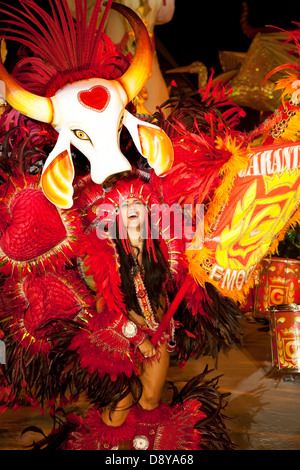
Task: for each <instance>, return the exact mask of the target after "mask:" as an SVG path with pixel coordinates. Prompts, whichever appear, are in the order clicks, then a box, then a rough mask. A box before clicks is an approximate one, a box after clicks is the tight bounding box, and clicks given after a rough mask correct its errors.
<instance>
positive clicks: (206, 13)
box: [155, 0, 300, 72]
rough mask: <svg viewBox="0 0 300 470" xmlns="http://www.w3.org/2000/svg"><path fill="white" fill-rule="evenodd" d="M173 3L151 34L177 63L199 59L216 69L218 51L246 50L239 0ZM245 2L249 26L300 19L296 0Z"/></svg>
mask: <svg viewBox="0 0 300 470" xmlns="http://www.w3.org/2000/svg"><path fill="white" fill-rule="evenodd" d="M175 5H176V8H175V13H174V16H173V19H172V21H171V22H169V23H166V24H164V25H160V26H156V27H155V34H156V36H157V38H158V40H159V41H161V42H162V43H163V44H164V46H165V47H166V48H167V49H168V51H169V52H170V54H171V55H172V57H173V58H174V59H175V61H176V62H177V63H178V65H188V64H190V63H191V62H193V61H196V60H199V61H202V62H204V63H205V65H206V66H208V67H213V68H214V69H215V71H216V72H219V71H220V69H219V67H220V66H219V60H218V51H220V50H229V51H241V52H246V51H247V49H248V47H249V45H250V43H251V39H249V38H248V37H247V36H245V34H244V33H243V32H242V29H241V26H240V18H241V13H242V1H241V0H231V1H229V0H227V1H226V0H224V1H223V2H216V1H213V0H205V1H202V0H190V1H188V0H176V1H175ZM247 5H248V10H249V16H248V22H249V24H250V25H251V26H252V27H255V28H257V27H258V28H260V27H264V26H266V25H271V26H277V27H280V28H284V29H294V28H295V27H296V25H295V24H293V23H292V22H299V23H300V2H299V1H298V0H293V1H291V0H279V1H265V2H264V1H259V0H248V1H247Z"/></svg>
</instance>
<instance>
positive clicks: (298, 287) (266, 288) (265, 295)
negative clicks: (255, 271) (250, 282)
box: [253, 258, 300, 320]
mask: <svg viewBox="0 0 300 470" xmlns="http://www.w3.org/2000/svg"><path fill="white" fill-rule="evenodd" d="M292 303H296V304H300V261H299V260H294V259H288V258H265V259H263V260H262V262H261V272H260V276H259V282H258V284H257V286H256V287H255V299H254V309H253V317H254V318H258V319H265V320H269V307H270V306H273V305H284V304H292Z"/></svg>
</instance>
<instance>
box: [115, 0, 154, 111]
mask: <svg viewBox="0 0 300 470" xmlns="http://www.w3.org/2000/svg"><path fill="white" fill-rule="evenodd" d="M111 8H113V9H114V10H116V11H118V12H119V13H121V15H123V16H124V17H125V18H126V19H127V20H128V22H129V24H130V26H131V27H132V29H133V31H134V34H135V37H136V50H135V55H134V57H133V60H132V62H131V64H130V66H129V67H128V69H127V70H126V72H124V74H123V75H122V76H121V77H120V78H118V79H117V81H118V82H120V83H121V85H122V86H123V88H124V89H125V91H126V93H127V97H128V102H129V101H131V100H132V99H133V98H135V97H136V96H137V95H138V94H139V92H140V91H141V89H142V88H143V86H144V84H145V83H146V81H147V80H148V79H149V78H150V76H151V69H152V58H153V53H152V47H151V42H150V39H149V34H148V31H147V28H146V26H145V25H144V23H143V21H142V20H141V19H140V17H139V16H138V15H137V14H136V13H135V12H133V11H132V10H131V9H130V8H128V7H126V6H125V5H121V4H119V3H118V4H117V3H113V4H112V6H111Z"/></svg>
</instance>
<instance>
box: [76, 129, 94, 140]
mask: <svg viewBox="0 0 300 470" xmlns="http://www.w3.org/2000/svg"><path fill="white" fill-rule="evenodd" d="M73 132H74V134H75V135H76V137H78V139H81V140H90V138H89V136H88V135H87V134H86V133H85V132H84V131H82V130H81V129H73Z"/></svg>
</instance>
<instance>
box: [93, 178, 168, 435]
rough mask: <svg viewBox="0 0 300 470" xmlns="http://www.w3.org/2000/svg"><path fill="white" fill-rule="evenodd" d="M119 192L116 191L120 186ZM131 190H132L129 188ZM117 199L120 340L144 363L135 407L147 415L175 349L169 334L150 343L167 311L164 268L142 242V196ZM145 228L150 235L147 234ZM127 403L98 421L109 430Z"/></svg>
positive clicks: (154, 248)
mask: <svg viewBox="0 0 300 470" xmlns="http://www.w3.org/2000/svg"><path fill="white" fill-rule="evenodd" d="M128 184H130V182H128V183H127V185H128ZM120 186H121V191H122V187H123V188H124V186H125V184H124V183H123V184H121V185H120ZM131 186H132V188H131V189H133V184H132V183H131ZM134 186H135V188H136V187H137V186H138V184H137V183H135V185H134ZM128 189H129V188H128ZM119 191H120V189H119ZM120 194H122V196H120V204H119V207H116V206H114V208H115V210H116V211H117V210H119V216H117V217H116V224H117V230H116V233H117V238H116V240H115V243H116V247H117V252H118V255H119V259H120V274H121V281H122V282H121V285H122V292H123V294H124V299H125V304H126V308H127V312H128V313H127V315H128V321H127V323H126V324H125V327H124V335H125V336H126V337H129V338H130V337H133V338H135V340H134V343H133V344H134V346H135V348H138V349H139V351H140V352H141V354H142V355H143V356H144V358H145V359H146V361H143V364H142V365H141V366H140V376H139V378H140V381H141V383H142V394H141V397H140V399H139V405H140V406H141V407H142V408H143V409H146V410H151V409H154V408H156V407H157V406H158V403H159V400H160V397H161V391H162V388H163V386H164V383H165V380H166V375H167V370H168V365H169V354H170V352H171V350H174V347H175V343H174V340H173V339H172V336H171V332H168V333H167V334H165V335H164V338H163V341H162V343H161V344H159V346H158V348H157V349H156V348H155V347H154V345H153V343H152V342H151V335H152V334H153V332H154V331H155V330H156V329H157V326H158V324H159V323H158V322H159V320H160V319H161V317H162V316H163V315H164V313H165V312H166V308H167V305H168V296H167V291H166V284H167V282H168V280H169V274H168V266H167V263H166V261H165V260H164V258H163V256H162V253H161V250H160V248H159V245H158V243H155V240H148V237H151V226H150V218H149V212H148V210H147V205H146V204H147V203H146V201H145V200H143V195H142V192H141V191H134V193H132V194H124V193H120ZM146 219H147V220H146ZM147 227H149V228H150V230H147ZM122 237H123V238H122ZM149 248H150V250H149ZM146 286H147V287H146ZM134 333H136V334H135V335H134ZM133 335H134V336H133ZM147 359H149V360H148V361H147ZM132 401H133V397H132V396H131V394H129V395H127V396H126V397H125V398H124V399H123V400H122V401H121V402H120V403H118V404H117V406H116V407H115V408H114V412H113V413H111V412H110V409H109V407H108V408H106V409H105V410H104V411H103V412H102V420H103V421H104V422H105V423H106V424H108V425H111V426H116V425H119V424H120V423H123V422H124V421H125V418H126V416H127V414H128V412H129V410H130V406H131V405H132Z"/></svg>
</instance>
